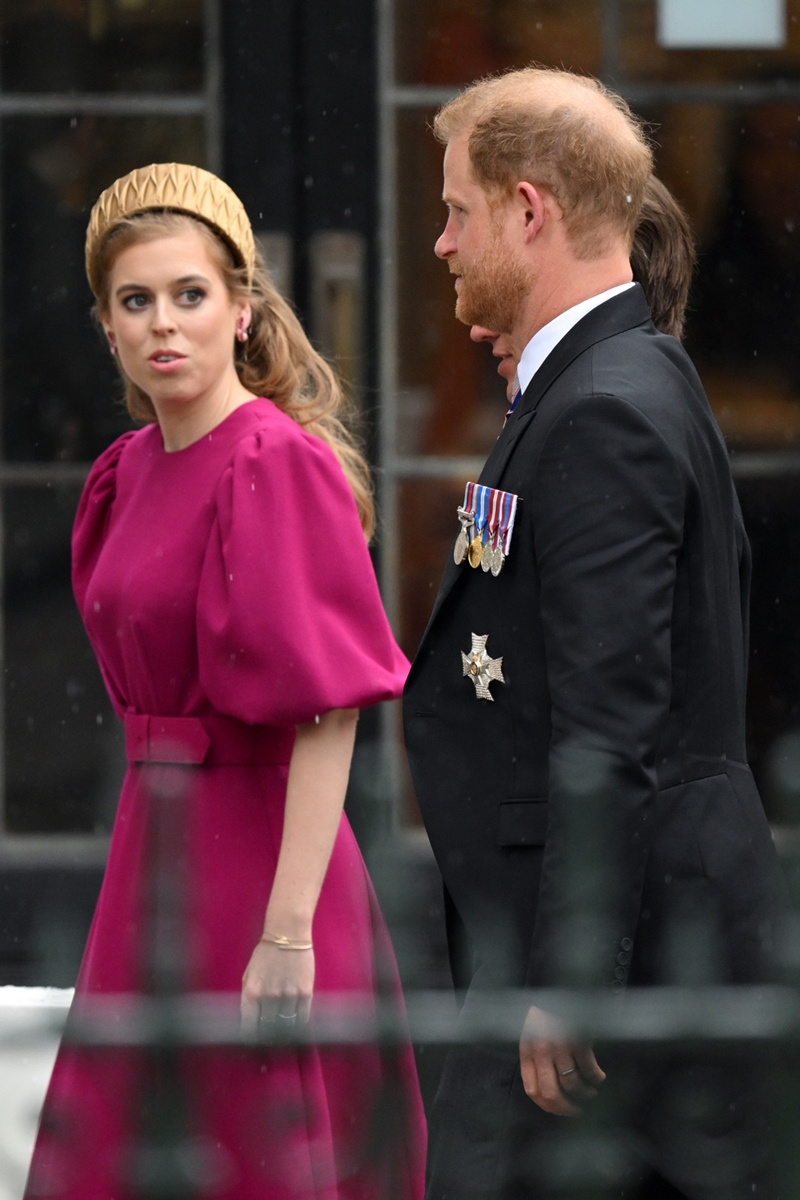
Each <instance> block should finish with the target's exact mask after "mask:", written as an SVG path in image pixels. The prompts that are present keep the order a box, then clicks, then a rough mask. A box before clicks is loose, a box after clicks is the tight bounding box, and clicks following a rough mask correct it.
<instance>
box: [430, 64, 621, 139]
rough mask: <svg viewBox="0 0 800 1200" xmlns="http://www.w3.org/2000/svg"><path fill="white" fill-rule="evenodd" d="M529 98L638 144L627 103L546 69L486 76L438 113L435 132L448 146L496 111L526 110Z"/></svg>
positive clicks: (590, 82)
mask: <svg viewBox="0 0 800 1200" xmlns="http://www.w3.org/2000/svg"><path fill="white" fill-rule="evenodd" d="M526 100H530V101H532V102H535V104H536V106H537V107H539V108H540V109H541V108H544V109H545V110H547V111H549V113H551V114H554V113H556V112H557V111H558V110H559V109H567V108H570V109H573V110H574V111H576V112H580V113H582V115H585V116H587V117H589V118H590V119H592V120H594V121H596V122H597V124H598V125H599V126H605V128H606V129H607V130H609V131H610V132H616V133H617V134H621V135H622V136H623V137H627V138H628V139H630V140H631V142H633V141H636V140H637V126H636V124H635V122H634V121H633V120H632V114H631V113H630V109H629V108H628V106H627V104H626V103H625V101H624V100H623V99H622V98H621V97H619V96H617V95H616V94H615V93H614V92H611V91H608V90H607V89H606V88H605V87H604V86H603V85H602V84H601V83H600V82H599V81H598V80H597V79H594V78H593V77H592V76H590V75H575V74H572V73H571V72H568V71H559V70H556V69H551V68H547V67H523V68H522V69H518V70H514V71H507V72H506V73H505V74H504V75H496V76H488V77H487V78H485V79H480V80H478V81H477V82H476V83H474V84H471V85H470V87H468V88H467V89H466V90H465V91H463V92H460V93H459V94H458V95H457V96H455V97H454V98H453V100H450V101H448V103H447V104H445V105H443V107H442V108H441V109H440V110H439V112H438V113H437V114H436V116H435V117H434V121H433V133H434V136H435V137H436V139H437V140H438V141H439V142H441V143H442V145H445V146H446V145H447V144H448V143H449V142H450V141H451V139H452V138H454V137H456V136H457V135H458V134H460V133H466V134H467V135H468V136H469V135H470V134H471V133H472V131H473V130H474V129H475V127H476V126H477V125H480V124H481V122H482V121H483V120H485V119H487V118H489V117H491V116H492V114H493V113H495V112H500V111H503V110H506V111H508V110H513V109H516V110H518V109H520V108H524V107H525V102H526Z"/></svg>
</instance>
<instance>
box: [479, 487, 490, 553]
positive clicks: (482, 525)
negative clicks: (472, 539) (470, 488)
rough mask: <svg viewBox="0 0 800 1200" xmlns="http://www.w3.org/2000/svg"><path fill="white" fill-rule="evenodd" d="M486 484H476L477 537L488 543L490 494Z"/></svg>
mask: <svg viewBox="0 0 800 1200" xmlns="http://www.w3.org/2000/svg"><path fill="white" fill-rule="evenodd" d="M491 490H492V489H491V488H489V487H487V486H486V485H485V484H478V483H476V484H475V536H476V537H479V538H480V539H481V542H483V543H485V542H486V533H487V530H486V518H487V517H488V515H489V492H490V491H491Z"/></svg>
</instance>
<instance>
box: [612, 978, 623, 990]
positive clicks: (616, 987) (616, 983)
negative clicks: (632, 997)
mask: <svg viewBox="0 0 800 1200" xmlns="http://www.w3.org/2000/svg"><path fill="white" fill-rule="evenodd" d="M611 990H612V991H613V992H621V991H622V980H621V979H615V980H614V982H613V983H612V985H611Z"/></svg>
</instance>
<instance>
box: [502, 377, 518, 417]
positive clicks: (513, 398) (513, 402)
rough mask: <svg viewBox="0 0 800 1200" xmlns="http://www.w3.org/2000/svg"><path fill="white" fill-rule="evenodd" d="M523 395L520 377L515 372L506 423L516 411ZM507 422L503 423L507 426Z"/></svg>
mask: <svg viewBox="0 0 800 1200" xmlns="http://www.w3.org/2000/svg"><path fill="white" fill-rule="evenodd" d="M521 395H522V388H521V387H520V384H519V375H517V372H516V371H515V372H514V384H513V386H512V388H511V407H510V408H509V410H508V412H507V413H506V421H507V420H508V418H509V417H510V416H511V414H512V413H513V411H514V409H515V408H516V407H517V404H518V402H519V398H520V396H521ZM506 421H503V424H504V425H505V423H506Z"/></svg>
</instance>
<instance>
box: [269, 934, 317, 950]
mask: <svg viewBox="0 0 800 1200" xmlns="http://www.w3.org/2000/svg"><path fill="white" fill-rule="evenodd" d="M259 940H260V941H262V942H268V943H270V945H273V946H277V947H278V948H279V949H280V950H313V949H314V943H313V942H293V941H292V940H291V938H288V937H284V935H283V934H281V935H280V937H272V936H271V935H270V934H268V933H265V934H264V936H263V937H262V938H260V939H259Z"/></svg>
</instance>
